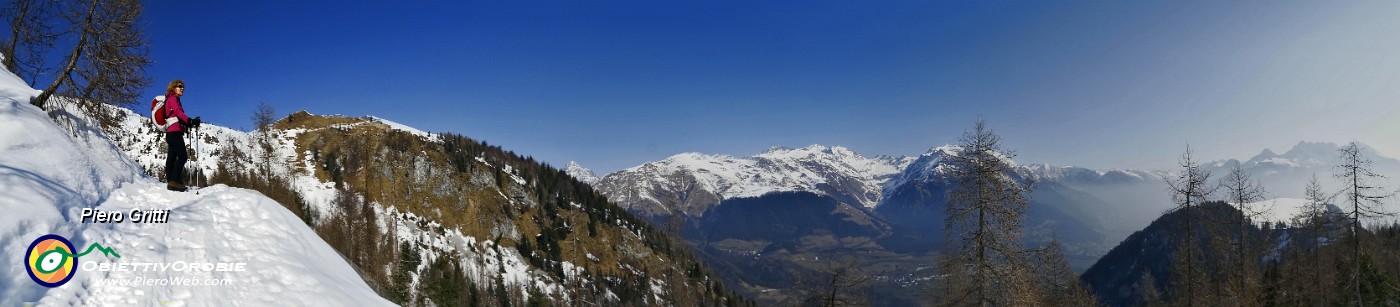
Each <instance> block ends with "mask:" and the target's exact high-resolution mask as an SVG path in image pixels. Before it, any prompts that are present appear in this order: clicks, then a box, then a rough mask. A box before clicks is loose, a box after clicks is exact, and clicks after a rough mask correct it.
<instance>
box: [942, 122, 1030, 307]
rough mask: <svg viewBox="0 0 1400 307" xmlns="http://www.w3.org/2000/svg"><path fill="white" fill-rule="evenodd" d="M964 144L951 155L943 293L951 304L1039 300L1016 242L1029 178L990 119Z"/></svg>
mask: <svg viewBox="0 0 1400 307" xmlns="http://www.w3.org/2000/svg"><path fill="white" fill-rule="evenodd" d="M959 142H960V145H961V148H960V151H959V152H958V153H957V154H956V155H951V156H950V157H949V159H950V162H951V166H952V167H951V170H950V175H951V176H950V177H951V180H952V181H953V183H952V187H951V188H950V190H949V191H948V203H947V217H946V218H947V223H946V224H945V225H946V226H945V227H946V229H945V233H946V235H947V236H948V241H949V243H950V246H951V247H952V250H951V251H950V255H949V258H947V259H945V260H944V265H942V267H943V268H944V275H945V276H949V278H947V280H945V283H944V284H945V287H942V289H941V290H942V291H940V292H943V293H939V296H940V297H941V299H943V300H946V302H947V303H948V304H950V305H980V306H1010V305H1027V304H1034V301H1033V300H1034V299H1035V298H1036V297H1038V294H1037V293H1034V292H1035V290H1036V289H1035V288H1036V287H1035V285H1034V284H1035V282H1034V276H1032V275H1033V274H1031V273H1030V272H1029V271H1030V270H1029V268H1028V267H1027V264H1026V259H1024V258H1026V252H1025V251H1023V250H1022V249H1021V248H1019V247H1018V245H1017V243H1018V241H1019V239H1020V237H1021V220H1022V218H1023V217H1024V216H1025V213H1026V210H1027V193H1029V191H1030V183H1029V179H1023V180H1017V178H1015V176H1016V174H1015V173H1014V172H1013V169H1012V165H1011V164H1010V162H1009V160H1010V159H1011V158H1012V157H1014V155H1013V154H1011V153H1010V152H1006V151H1003V150H1002V149H1001V137H1000V136H998V135H997V134H996V133H993V132H992V130H991V129H989V128H987V125H986V122H985V121H983V120H981V119H978V120H977V123H976V125H975V126H974V128H973V130H972V131H969V132H965V133H964V134H963V136H962V137H961V138H960V139H959ZM954 279H958V280H954Z"/></svg>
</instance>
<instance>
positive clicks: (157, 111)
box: [151, 95, 179, 132]
mask: <svg viewBox="0 0 1400 307" xmlns="http://www.w3.org/2000/svg"><path fill="white" fill-rule="evenodd" d="M178 121H179V119H176V118H175V117H174V116H166V115H165V95H160V96H156V99H154V100H151V124H152V125H155V126H156V128H157V129H159V130H156V132H165V129H169V128H170V125H174V124H175V122H178Z"/></svg>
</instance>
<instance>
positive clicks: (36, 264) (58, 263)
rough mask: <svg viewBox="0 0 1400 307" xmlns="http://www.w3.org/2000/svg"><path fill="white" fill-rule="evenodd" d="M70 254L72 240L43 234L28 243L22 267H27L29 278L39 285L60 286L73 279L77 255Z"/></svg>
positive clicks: (71, 251)
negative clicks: (27, 250)
mask: <svg viewBox="0 0 1400 307" xmlns="http://www.w3.org/2000/svg"><path fill="white" fill-rule="evenodd" d="M72 255H73V242H68V239H66V238H64V237H62V236H59V235H54V234H49V235H44V236H42V237H39V238H38V239H35V240H34V243H30V244H29V252H28V253H27V255H25V257H24V268H25V269H28V270H27V271H29V278H32V279H34V282H36V283H39V284H40V285H43V286H45V287H49V288H53V287H57V286H62V285H63V284H64V283H67V282H68V280H69V279H73V268H74V267H77V266H78V257H76V256H72Z"/></svg>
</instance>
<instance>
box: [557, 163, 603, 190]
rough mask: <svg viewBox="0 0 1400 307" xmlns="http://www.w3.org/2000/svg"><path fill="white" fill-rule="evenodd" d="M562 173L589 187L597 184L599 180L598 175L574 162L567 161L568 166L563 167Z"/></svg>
mask: <svg viewBox="0 0 1400 307" xmlns="http://www.w3.org/2000/svg"><path fill="white" fill-rule="evenodd" d="M564 173H566V174H569V176H573V177H574V179H578V181H583V183H587V184H589V185H593V184H597V183H598V180H599V179H598V175H596V174H594V173H593V170H590V169H588V168H586V167H583V166H582V165H579V164H578V162H574V161H569V165H567V166H565V167H564Z"/></svg>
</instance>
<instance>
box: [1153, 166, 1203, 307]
mask: <svg viewBox="0 0 1400 307" xmlns="http://www.w3.org/2000/svg"><path fill="white" fill-rule="evenodd" d="M1180 165H1181V168H1182V171H1183V172H1182V173H1181V174H1179V175H1177V177H1176V178H1164V179H1165V181H1166V182H1167V186H1168V187H1169V189H1168V191H1169V192H1171V193H1172V199H1173V200H1174V201H1176V204H1177V206H1176V207H1175V208H1173V210H1185V211H1186V212H1185V214H1186V225H1185V228H1186V229H1185V230H1186V239H1185V240H1182V242H1185V245H1184V246H1183V247H1182V248H1184V249H1185V250H1186V251H1185V252H1186V255H1185V256H1186V257H1185V258H1183V260H1182V261H1184V265H1185V266H1186V268H1185V272H1180V273H1181V274H1177V275H1178V276H1177V278H1184V280H1181V283H1182V285H1181V286H1184V287H1185V288H1186V305H1187V306H1195V305H1196V284H1197V283H1198V282H1200V281H1199V280H1197V277H1198V276H1197V274H1196V270H1197V269H1198V268H1197V265H1198V263H1197V260H1196V258H1197V255H1196V230H1195V228H1196V227H1195V225H1196V224H1197V221H1196V212H1195V211H1197V210H1198V209H1199V208H1200V205H1199V203H1201V202H1203V201H1205V198H1206V196H1207V195H1210V194H1211V193H1212V192H1214V189H1207V188H1206V186H1205V185H1206V182H1207V181H1209V178H1210V172H1208V171H1206V170H1204V169H1201V167H1200V165H1197V164H1196V161H1195V160H1194V159H1193V158H1192V157H1191V148H1190V147H1189V146H1188V147H1187V148H1186V153H1185V154H1182V156H1181V161H1180ZM1176 299H1181V298H1179V297H1178V298H1176Z"/></svg>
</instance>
